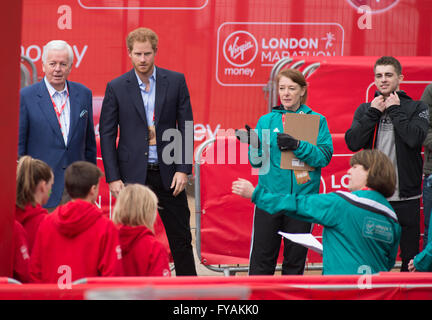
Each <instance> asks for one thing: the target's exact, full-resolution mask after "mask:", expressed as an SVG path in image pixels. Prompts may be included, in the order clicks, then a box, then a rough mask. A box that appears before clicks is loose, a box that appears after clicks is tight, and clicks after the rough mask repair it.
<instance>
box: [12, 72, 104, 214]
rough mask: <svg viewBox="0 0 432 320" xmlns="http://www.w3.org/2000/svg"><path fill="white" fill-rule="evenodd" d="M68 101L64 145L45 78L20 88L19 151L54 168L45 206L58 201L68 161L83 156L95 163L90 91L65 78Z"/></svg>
mask: <svg viewBox="0 0 432 320" xmlns="http://www.w3.org/2000/svg"><path fill="white" fill-rule="evenodd" d="M66 83H67V86H68V91H69V102H70V129H69V136H68V143H67V145H65V143H64V140H63V136H62V133H61V130H60V125H59V123H58V120H57V115H56V113H55V111H54V107H53V104H52V101H51V98H50V95H49V92H48V88H47V87H46V85H45V82H44V80H42V81H40V82H38V83H35V84H33V85H31V86H28V87H25V88H23V89H21V91H20V117H19V138H18V155H19V156H22V155H30V156H32V157H33V158H36V159H40V160H42V161H45V162H46V163H47V164H48V165H49V166H50V167H51V168H52V170H53V173H54V185H53V188H52V192H51V196H50V198H49V200H48V203H47V204H46V205H45V206H46V207H48V208H51V207H55V206H57V205H58V204H59V203H60V200H61V198H62V195H63V190H64V171H65V169H66V168H67V166H68V165H69V164H71V163H72V162H75V161H79V160H85V161H89V162H92V163H95V164H96V138H95V133H94V125H93V103H92V93H91V91H90V90H89V89H88V88H86V87H85V86H83V85H82V84H79V83H77V82H72V81H67V82H66Z"/></svg>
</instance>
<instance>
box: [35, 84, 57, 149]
mask: <svg viewBox="0 0 432 320" xmlns="http://www.w3.org/2000/svg"><path fill="white" fill-rule="evenodd" d="M37 96H38V101H37V105H38V106H39V108H40V110H41V112H42V114H43V115H45V117H46V119H47V122H48V124H49V125H50V126H51V128H52V130H53V131H54V133H55V134H57V135H58V136H59V137H60V138H61V141H63V135H62V133H61V130H60V125H59V123H58V120H57V115H56V113H55V111H54V106H53V103H52V101H51V98H50V95H49V92H48V88H47V87H46V85H45V82H44V80H42V81H41V82H40V86H39V92H38V93H37Z"/></svg>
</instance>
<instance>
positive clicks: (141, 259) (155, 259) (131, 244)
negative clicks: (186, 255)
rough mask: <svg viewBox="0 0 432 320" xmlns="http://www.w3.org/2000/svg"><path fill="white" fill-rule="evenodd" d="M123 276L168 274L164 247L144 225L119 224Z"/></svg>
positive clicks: (169, 272)
mask: <svg viewBox="0 0 432 320" xmlns="http://www.w3.org/2000/svg"><path fill="white" fill-rule="evenodd" d="M119 232H120V244H121V248H122V254H123V268H124V272H125V276H153V277H157V276H170V275H171V271H170V268H169V258H168V253H167V251H166V249H165V247H164V246H163V245H162V243H160V242H159V241H158V240H157V239H156V238H155V236H154V234H153V232H151V231H150V230H149V229H148V228H147V227H145V226H138V227H130V226H123V225H121V226H119Z"/></svg>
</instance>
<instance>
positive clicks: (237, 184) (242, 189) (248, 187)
mask: <svg viewBox="0 0 432 320" xmlns="http://www.w3.org/2000/svg"><path fill="white" fill-rule="evenodd" d="M254 190H255V187H254V186H253V185H252V183H251V182H250V181H248V180H245V179H242V178H238V179H237V180H236V181H234V182H233V183H232V193H234V194H237V195H239V196H242V197H243V198H247V199H250V198H252V193H253V192H254Z"/></svg>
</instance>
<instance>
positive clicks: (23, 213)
mask: <svg viewBox="0 0 432 320" xmlns="http://www.w3.org/2000/svg"><path fill="white" fill-rule="evenodd" d="M47 215H48V211H47V210H46V209H45V208H43V207H42V206H41V205H40V204H37V205H36V207H33V206H32V205H31V204H30V203H29V204H27V205H26V207H25V208H24V210H23V209H21V208H19V207H17V206H15V219H16V220H17V221H18V222H19V223H21V225H22V226H23V227H24V229H25V231H26V233H27V245H28V249H29V252H30V254H31V252H32V249H33V244H34V240H35V237H36V233H37V230H38V228H39V224H40V223H41V221H42V220H43V219H45V217H47Z"/></svg>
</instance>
